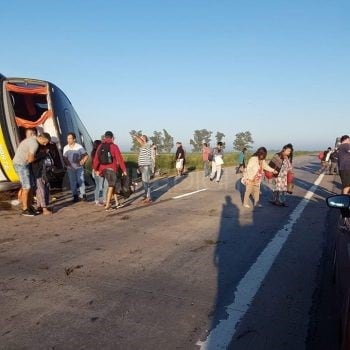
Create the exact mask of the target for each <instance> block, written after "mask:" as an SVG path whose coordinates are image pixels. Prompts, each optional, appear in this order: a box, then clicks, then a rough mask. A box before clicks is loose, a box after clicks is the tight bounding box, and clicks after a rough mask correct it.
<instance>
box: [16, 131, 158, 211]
mask: <svg viewBox="0 0 350 350" xmlns="http://www.w3.org/2000/svg"><path fill="white" fill-rule="evenodd" d="M134 137H135V138H136V139H137V141H138V142H139V144H140V151H139V157H138V171H139V172H140V174H141V177H142V181H143V185H144V197H143V199H142V201H143V203H151V202H152V198H151V189H150V181H151V180H150V179H151V175H152V174H153V172H154V164H155V150H156V149H155V147H151V146H150V145H149V143H148V137H147V136H146V135H143V136H137V135H134ZM50 144H51V136H50V135H49V134H48V133H45V132H43V133H41V134H40V135H36V129H27V130H26V138H25V139H24V140H22V141H21V143H20V144H19V146H18V148H17V150H16V153H15V156H14V158H13V164H14V168H15V170H16V172H17V174H18V176H19V180H20V182H21V189H20V191H19V193H18V199H19V202H20V203H21V204H22V215H23V216H35V215H38V214H40V213H43V214H51V213H52V210H50V208H49V204H50V198H49V193H50V188H49V178H48V176H47V172H46V169H47V167H48V165H49V164H50V166H53V160H52V157H51V156H50ZM62 156H63V161H64V164H65V166H66V169H67V175H68V179H69V184H70V189H71V192H72V197H73V198H72V201H73V202H74V203H75V202H79V201H86V200H87V196H86V188H85V174H84V172H85V171H84V166H85V164H86V162H87V161H88V159H89V155H88V153H87V151H86V150H85V148H84V147H83V146H82V145H80V144H79V143H78V142H77V140H76V135H75V134H74V133H73V132H69V133H68V134H67V144H66V145H65V146H64V148H63V152H62ZM90 157H91V161H92V168H93V170H92V176H93V178H94V180H95V192H94V197H95V203H96V204H97V205H101V206H104V207H105V210H106V211H110V210H113V209H115V208H119V207H120V206H121V204H120V203H119V201H118V181H120V178H127V169H126V165H125V162H124V159H123V156H122V154H121V152H120V149H119V147H118V146H117V145H116V144H115V143H114V135H113V133H112V132H111V131H106V132H105V134H104V135H103V139H102V140H96V141H94V143H93V149H92V153H91V155H90ZM102 188H103V190H102ZM119 188H120V186H119ZM101 190H102V196H101ZM34 194H35V196H36V201H37V208H35V207H34V206H33V203H34ZM113 199H114V200H115V206H113V207H112V200H113Z"/></svg>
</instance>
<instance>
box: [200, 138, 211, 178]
mask: <svg viewBox="0 0 350 350" xmlns="http://www.w3.org/2000/svg"><path fill="white" fill-rule="evenodd" d="M210 153H211V150H210V148H209V147H208V144H207V143H206V142H204V143H203V147H202V160H203V169H204V177H208V176H209V175H210V167H209V154H210Z"/></svg>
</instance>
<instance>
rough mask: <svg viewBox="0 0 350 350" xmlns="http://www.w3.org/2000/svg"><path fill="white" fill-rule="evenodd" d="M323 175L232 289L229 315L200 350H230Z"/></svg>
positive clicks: (199, 343)
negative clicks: (231, 343)
mask: <svg viewBox="0 0 350 350" xmlns="http://www.w3.org/2000/svg"><path fill="white" fill-rule="evenodd" d="M323 177H324V175H323V174H321V175H320V176H319V177H318V178H317V179H316V181H315V182H314V184H313V186H312V187H311V188H310V190H309V191H308V192H307V193H306V194H305V196H304V198H303V199H302V200H301V202H300V203H299V204H298V206H297V207H296V208H295V209H294V211H293V212H292V213H291V214H290V217H289V220H288V223H287V224H286V225H284V227H283V228H282V229H280V230H279V231H278V232H277V233H276V235H275V237H274V238H273V239H272V241H271V242H270V243H269V244H268V245H267V246H266V247H265V249H264V250H263V251H262V252H261V254H260V255H259V256H258V258H257V260H256V261H255V263H254V264H253V265H252V266H251V268H250V269H249V270H248V272H247V273H246V274H245V276H244V277H243V278H242V280H241V281H240V282H239V283H238V285H237V288H236V290H235V291H232V292H233V293H234V302H233V303H232V304H231V305H228V306H226V313H227V314H228V318H227V319H224V320H220V321H219V323H218V324H217V326H216V327H215V328H214V329H212V330H211V331H210V333H209V335H208V337H207V339H206V340H205V341H203V342H201V341H198V342H197V345H198V346H199V347H200V349H201V350H212V349H227V347H228V346H229V344H230V342H231V340H232V338H233V336H234V334H235V332H236V327H237V325H238V323H239V322H240V320H241V319H242V318H243V316H244V315H245V314H246V312H247V311H248V309H249V307H250V305H251V304H252V302H253V299H254V297H255V295H256V293H257V292H258V290H259V288H260V286H261V283H262V282H263V281H264V279H265V277H266V275H267V273H268V272H269V270H270V268H271V266H272V264H273V263H274V261H275V259H276V257H277V256H278V254H279V252H280V251H281V249H282V247H283V245H284V243H285V242H286V241H287V239H288V237H289V235H290V234H291V233H292V228H293V226H294V224H295V223H296V222H297V221H298V219H299V218H300V215H301V214H302V212H303V210H304V209H305V207H306V206H307V204H308V203H309V200H310V199H311V198H312V196H313V195H314V193H315V191H316V189H317V186H318V185H319V184H320V183H321V181H322V179H323Z"/></svg>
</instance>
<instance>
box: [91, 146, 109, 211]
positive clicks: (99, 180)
mask: <svg viewBox="0 0 350 350" xmlns="http://www.w3.org/2000/svg"><path fill="white" fill-rule="evenodd" d="M101 143H102V141H101V140H95V141H94V142H93V144H92V151H91V159H92V161H94V158H95V154H96V151H97V148H98V147H99V145H100V144H101ZM92 177H93V179H94V181H95V190H94V199H95V205H98V206H101V207H102V206H103V205H104V202H105V201H106V198H103V200H101V191H102V192H103V194H104V193H105V191H104V188H103V185H104V178H103V176H100V175H97V173H96V171H95V170H94V169H92ZM105 186H107V184H106V185H105Z"/></svg>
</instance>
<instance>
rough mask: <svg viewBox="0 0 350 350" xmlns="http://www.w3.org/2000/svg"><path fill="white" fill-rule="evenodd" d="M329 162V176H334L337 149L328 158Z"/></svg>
mask: <svg viewBox="0 0 350 350" xmlns="http://www.w3.org/2000/svg"><path fill="white" fill-rule="evenodd" d="M329 160H330V162H331V165H330V166H329V173H328V174H329V175H334V174H337V173H338V148H337V147H335V148H334V149H333V150H332V152H331V155H330V156H329Z"/></svg>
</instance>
